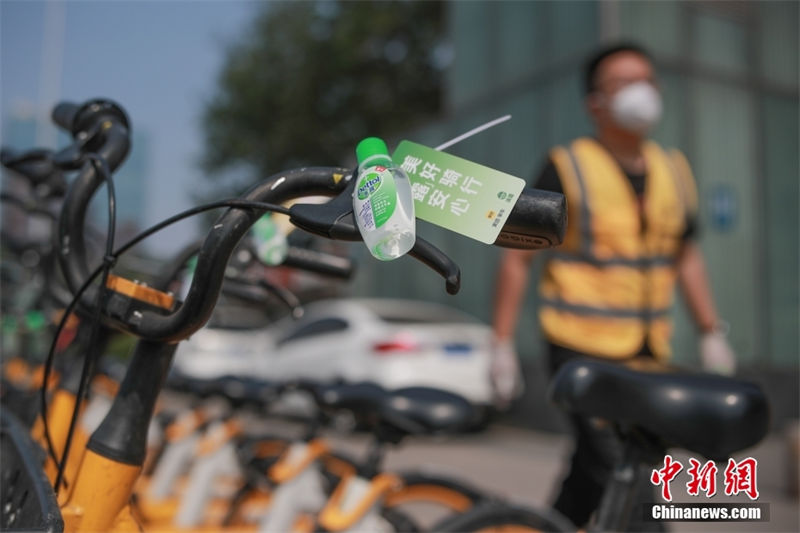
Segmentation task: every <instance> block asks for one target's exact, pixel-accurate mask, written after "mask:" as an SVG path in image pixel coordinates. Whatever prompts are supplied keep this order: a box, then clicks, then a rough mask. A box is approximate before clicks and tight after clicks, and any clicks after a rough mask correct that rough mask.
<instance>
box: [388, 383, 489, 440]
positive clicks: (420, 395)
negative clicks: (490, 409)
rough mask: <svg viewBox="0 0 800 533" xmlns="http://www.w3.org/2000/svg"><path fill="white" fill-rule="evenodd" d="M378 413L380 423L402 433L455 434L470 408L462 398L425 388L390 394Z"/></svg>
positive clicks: (406, 389)
mask: <svg viewBox="0 0 800 533" xmlns="http://www.w3.org/2000/svg"><path fill="white" fill-rule="evenodd" d="M380 414H381V419H382V421H383V423H385V424H389V425H390V426H392V428H393V429H395V430H399V431H401V432H403V433H406V434H422V433H441V432H449V431H458V430H459V429H463V428H464V427H466V425H467V423H468V422H469V421H470V420H471V419H472V418H473V416H474V412H473V408H472V405H471V404H470V403H469V402H468V401H467V400H465V399H464V398H463V397H461V396H458V395H457V394H453V393H450V392H446V391H443V390H439V389H432V388H429V387H407V388H404V389H398V390H395V391H392V392H391V393H390V394H389V395H388V396H387V397H386V401H384V402H383V405H382V406H381V413H380Z"/></svg>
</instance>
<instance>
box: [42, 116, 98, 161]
mask: <svg viewBox="0 0 800 533" xmlns="http://www.w3.org/2000/svg"><path fill="white" fill-rule="evenodd" d="M103 129H104V126H103V123H102V122H97V123H95V124H94V125H93V126H92V127H91V128H90V129H88V130H86V131H81V132H80V133H78V134H77V135H76V136H75V142H73V143H72V144H70V145H69V146H67V147H66V148H63V149H61V150H59V151H58V152H56V153H55V154H54V155H53V164H54V165H55V166H57V167H58V168H60V169H62V170H78V169H79V168H81V167H82V166H83V164H84V162H85V161H86V158H85V154H86V147H87V146H88V145H89V144H90V143H91V142H92V141H94V140H95V139H96V138H97V137H98V136H99V135H100V134H101V133H102V132H103Z"/></svg>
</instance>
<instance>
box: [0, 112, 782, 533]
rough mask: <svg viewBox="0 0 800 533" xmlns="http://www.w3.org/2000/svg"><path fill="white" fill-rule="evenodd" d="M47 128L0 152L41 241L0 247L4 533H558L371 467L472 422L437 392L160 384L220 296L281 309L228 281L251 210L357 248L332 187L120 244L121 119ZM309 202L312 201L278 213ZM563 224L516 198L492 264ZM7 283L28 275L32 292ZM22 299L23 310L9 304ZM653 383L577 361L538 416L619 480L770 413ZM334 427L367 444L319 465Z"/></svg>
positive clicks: (303, 254)
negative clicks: (121, 363) (503, 252)
mask: <svg viewBox="0 0 800 533" xmlns="http://www.w3.org/2000/svg"><path fill="white" fill-rule="evenodd" d="M53 118H54V121H55V122H56V123H57V124H58V125H59V126H60V127H62V128H63V129H65V130H67V131H68V132H69V133H70V134H71V135H72V139H73V142H72V144H70V145H69V146H66V147H64V148H62V149H60V150H58V151H51V150H43V149H37V150H32V151H29V152H25V153H10V152H4V153H3V158H2V159H3V161H2V162H3V165H4V166H5V167H6V168H8V169H10V170H11V171H13V172H14V173H15V174H16V175H17V176H18V177H22V178H24V179H26V180H27V182H28V184H29V192H28V195H27V197H25V198H20V197H17V196H15V195H13V194H5V193H4V195H3V201H4V202H8V203H11V204H16V205H17V206H18V207H22V208H23V209H24V210H26V211H27V212H28V214H29V216H44V217H45V218H46V219H47V220H49V221H50V223H52V227H53V232H52V234H53V240H52V242H41V243H26V242H18V241H17V240H15V239H14V237H13V236H11V235H6V233H5V230H4V234H3V272H4V276H5V275H6V272H8V275H9V276H12V275H13V276H16V278H13V279H14V280H15V285H14V289H15V290H11V291H8V292H6V291H4V295H3V305H4V308H3V312H4V314H5V315H6V316H8V315H9V314H11V313H12V312H16V313H22V312H27V311H32V310H36V311H39V312H41V313H43V316H46V317H47V320H48V321H52V322H50V323H49V325H46V326H40V327H38V329H37V328H32V327H28V329H27V330H25V332H26V335H27V336H28V337H30V336H31V335H34V336H49V338H48V339H47V340H48V341H49V344H50V350H49V353H48V357H47V358H46V359H45V360H44V362H43V363H42V361H41V360H39V361H33V360H32V359H31V357H30V353H28V352H30V349H29V348H30V346H31V345H30V343H16V346H14V350H15V351H16V353H6V352H5V351H4V354H3V389H2V394H3V409H2V411H1V412H0V415H1V416H2V428H1V431H2V432H1V433H0V436H1V437H2V442H1V443H0V445H1V446H2V457H3V460H2V465H0V467H1V468H0V475H2V520H0V526H2V528H3V529H43V530H52V531H60V530H66V531H117V530H118V531H136V530H141V529H144V530H152V531H156V530H157V531H164V530H171V529H176V530H201V529H203V530H208V529H211V530H222V529H237V530H240V529H252V530H259V531H311V530H326V531H418V530H422V529H432V530H435V531H477V530H483V529H487V528H494V527H497V528H504V527H512V526H513V527H518V528H523V529H528V530H548V531H571V530H574V529H575V528H574V527H573V526H572V525H571V524H569V522H568V521H567V520H565V519H564V518H563V517H560V516H559V515H558V513H556V512H555V511H553V510H549V509H546V508H534V507H521V506H519V505H517V504H514V503H511V502H507V501H504V500H503V499H501V498H498V497H497V496H495V495H492V494H488V493H484V492H483V491H481V490H480V489H478V488H475V487H473V486H471V485H470V484H467V483H464V482H462V481H459V480H456V479H453V478H449V477H443V476H441V475H435V474H432V473H430V472H426V471H412V472H408V471H406V472H389V471H386V470H385V469H384V468H383V461H382V460H383V457H384V455H385V453H386V450H387V447H388V446H389V445H397V444H399V443H400V442H402V441H403V440H404V439H405V438H407V437H408V436H411V435H426V434H445V433H455V432H458V431H461V430H463V429H464V428H465V427H466V426H467V425H469V424H470V423H472V422H473V421H474V418H475V406H474V405H473V404H471V403H470V402H469V401H467V400H465V399H464V398H463V397H461V396H460V395H458V394H455V393H453V392H448V391H445V390H441V388H432V387H401V388H386V387H382V386H380V385H377V384H375V383H370V382H328V383H322V382H318V381H316V382H311V381H305V380H291V381H286V382H280V383H278V382H265V381H262V380H258V379H254V378H247V377H242V376H241V375H240V376H217V377H214V378H211V377H207V378H203V379H200V378H191V377H188V376H185V375H180V374H173V375H172V376H171V377H170V368H171V363H172V359H173V355H174V354H175V351H176V347H177V345H178V343H180V342H181V341H183V340H185V339H187V338H188V337H189V336H191V335H192V334H193V333H195V332H197V331H198V330H199V329H200V328H202V327H203V326H204V325H205V324H206V323H207V322H208V320H209V318H210V317H212V315H213V313H214V309H215V305H216V303H217V301H218V298H219V297H220V294H226V293H227V294H228V295H229V297H232V298H238V299H240V300H243V301H247V302H249V305H253V306H258V305H259V302H261V301H263V299H264V298H267V297H268V295H270V294H271V295H273V296H274V295H277V296H278V297H279V298H280V299H281V300H282V301H284V302H285V303H287V304H289V305H294V299H293V297H292V295H291V294H288V293H287V292H286V290H285V288H284V287H278V286H274V285H271V284H270V283H267V282H265V280H264V279H263V277H260V276H255V277H254V276H250V275H249V274H248V273H249V272H250V271H251V269H249V268H244V267H243V265H241V264H238V265H237V263H236V261H237V260H238V261H241V259H242V257H245V256H247V258H248V260H251V259H252V258H253V257H255V254H252V253H251V254H249V256H248V255H247V254H244V255H242V254H240V253H239V252H241V251H242V250H247V249H248V246H252V244H251V243H249V241H248V238H247V234H248V230H249V229H250V227H251V226H252V225H253V224H255V223H256V221H258V220H259V219H260V217H262V215H263V214H264V213H265V212H273V213H281V214H285V215H288V216H289V219H290V221H291V222H292V223H293V224H294V225H296V226H298V227H299V228H301V229H302V230H305V231H306V232H309V233H312V234H314V235H318V236H321V237H324V238H327V239H333V240H343V241H358V240H360V233H359V229H358V227H357V225H356V223H355V219H354V216H353V203H352V199H351V198H352V194H353V190H354V186H355V179H354V178H353V176H354V174H353V171H352V170H348V169H344V168H335V167H332V168H301V169H296V170H290V171H287V172H282V173H280V174H278V175H275V176H272V177H269V178H266V179H264V180H263V181H261V182H259V183H258V184H257V185H255V186H254V187H253V188H251V189H250V190H249V191H248V192H247V193H245V194H244V195H243V196H242V197H240V198H235V199H231V200H225V201H219V202H214V203H213V204H208V205H206V206H200V207H198V208H195V209H192V210H189V211H187V212H184V213H181V214H178V215H176V216H175V217H172V218H170V219H168V220H167V221H165V222H164V223H162V224H159V225H157V226H156V227H154V228H151V229H150V230H147V231H145V232H143V233H142V234H141V235H140V236H138V237H136V238H134V239H133V240H132V241H129V242H128V243H125V244H123V245H122V246H118V245H116V243H115V242H114V238H113V237H114V224H115V207H114V206H115V198H114V186H113V183H114V182H113V172H114V170H116V169H117V168H118V167H119V165H120V164H121V163H122V162H123V160H124V158H125V156H126V154H127V152H128V149H129V146H130V123H129V119H128V117H127V115H126V113H125V112H124V111H123V110H122V108H121V107H120V106H119V105H117V104H115V103H113V102H110V101H107V100H92V101H89V102H86V103H84V104H82V105H74V104H60V105H58V106H56V108H55V109H54V112H53ZM104 184H105V186H106V192H107V196H108V202H107V206H108V209H109V216H108V221H109V228H108V231H107V232H106V234H105V235H101V236H99V235H93V234H92V233H91V232H90V230H88V229H87V228H86V217H87V208H88V205H89V202H90V200H91V199H92V198H93V196H94V195H95V193H96V192H97V191H98V190H99V189H100V188H101V186H102V185H104ZM311 195H323V196H327V197H330V198H331V200H329V201H328V202H327V203H324V204H311V203H304V202H303V201H302V200H299V201H298V202H297V203H295V204H293V205H292V206H291V207H284V205H282V204H285V203H286V202H288V201H290V200H296V199H298V198H300V199H302V198H303V197H306V196H311ZM220 208H224V209H225V211H224V212H223V214H222V215H221V216H220V217H219V218H218V219H217V221H216V222H215V223H214V224H213V226H211V227H210V228H209V230H208V234H207V236H206V238H205V240H204V241H203V242H202V243H199V244H197V245H193V246H192V247H191V248H189V249H187V250H184V251H182V252H181V253H178V254H177V255H176V256H175V257H173V258H166V261H165V262H164V266H163V268H162V270H161V272H160V275H159V276H157V278H156V279H154V280H153V281H152V282H151V284H143V283H141V282H137V281H135V280H131V279H126V278H125V277H124V276H122V275H120V274H119V272H118V271H121V270H122V269H121V268H118V267H117V266H116V263H117V259H118V257H119V256H120V255H122V254H123V253H124V252H125V251H126V250H128V249H130V247H132V246H133V245H134V244H135V243H138V242H140V241H141V239H143V238H146V237H147V236H149V235H151V234H152V233H154V232H155V231H157V230H158V229H160V228H162V227H165V226H166V225H168V224H170V223H173V222H175V221H177V220H181V219H183V218H185V217H187V216H193V215H195V214H198V213H200V212H204V211H206V210H210V209H220ZM564 224H565V205H564V200H563V197H560V195H555V196H554V195H553V193H547V192H543V191H536V190H533V189H526V190H525V191H523V194H522V195H521V198H520V200H519V201H518V202H517V204H516V205H515V207H514V209H513V210H512V212H511V213H510V214H509V216H508V217H507V218H506V225H505V226H504V227H503V230H502V231H501V234H500V237H498V239H497V241H496V243H495V244H497V245H500V244H502V245H506V246H527V247H545V246H554V245H557V244H558V243H559V242H560V240H561V237H562V236H563V233H564ZM523 236H524V237H526V238H522V237H523ZM31 250H33V251H34V253H35V254H36V259H37V260H36V261H34V260H33V256H32V255H31ZM26 255H27V257H25V256H26ZM408 255H410V256H411V257H413V258H416V259H418V260H420V261H422V262H423V263H425V264H426V265H428V266H430V267H431V268H432V269H434V270H435V271H436V272H438V273H439V274H440V275H442V277H443V278H444V279H445V282H446V284H445V287H446V289H447V290H448V292H456V291H457V290H458V288H459V286H460V270H459V268H458V266H457V265H456V264H455V263H454V262H453V261H452V260H450V259H449V258H448V257H447V256H446V255H445V253H443V252H442V251H440V250H438V249H436V248H435V247H433V246H432V245H431V244H429V243H427V242H426V241H424V240H423V239H422V238H420V237H419V236H417V238H416V243H415V244H414V247H413V248H412V250H411V251H410V252H409V254H408ZM13 257H16V258H17V259H16V261H15V260H13V259H12V258H13ZM233 257H235V258H237V259H234V260H233V262H231V260H232V258H233ZM192 258H194V259H192ZM189 261H192V262H193V264H194V274H193V277H192V278H191V282H190V283H187V285H188V286H186V287H184V288H183V289H181V291H180V294H182V295H184V296H182V297H180V298H179V297H177V296H176V295H175V293H174V292H169V290H170V289H172V290H173V291H174V288H175V284H176V283H180V280H181V279H182V272H183V271H184V267H185V265H186V264H187V263H188V262H189ZM14 264H16V265H27V266H32V265H34V264H38V265H39V269H38V272H36V273H30V272H29V271H28V270H26V268H27V266H26V268H13V267H12V265H14ZM7 266H8V268H6V267H7ZM283 266H285V267H290V268H298V269H305V270H311V271H315V272H318V273H323V274H326V275H337V276H347V275H349V274H350V271H351V269H350V267H349V266H348V263H347V260H344V259H342V258H336V257H331V256H329V255H326V254H323V253H320V252H318V251H313V250H300V249H297V250H295V251H294V253H289V254H287V256H286V259H285V260H284V263H283ZM112 270H113V271H114V272H112ZM33 280H38V281H33ZM4 282H5V283H6V284H7V283H8V280H6V279H4ZM23 288H25V290H22V289H23ZM26 291H27V292H26ZM31 292H32V293H35V297H33V298H31V297H29V296H28V297H26V298H27V299H26V298H23V296H24V295H25V294H29V293H31ZM412 327H413V326H412ZM11 329H12V328H9V331H11ZM20 331H21V330H20ZM112 332H113V334H114V335H116V334H120V333H121V334H124V335H129V336H133V337H135V338H136V339H137V342H136V345H135V348H134V350H133V353H132V355H131V357H130V358H129V360H128V361H127V362H126V365H125V368H124V371H121V372H118V371H115V370H114V369H111V370H109V369H108V368H107V366H108V365H104V363H103V358H102V356H103V353H104V351H105V348H106V346H107V344H108V341H109V339H111V338H112ZM22 337H25V335H22V336H21V338H22ZM10 345H14V343H11V344H10ZM26 347H27V349H26ZM664 370H665V369H663V368H659V369H656V370H655V371H654V370H653V369H634V368H631V367H628V366H626V365H624V364H610V363H605V364H604V363H592V362H583V361H575V362H573V363H570V364H567V365H565V366H564V368H563V369H562V370H561V371H560V372H559V374H558V375H557V376H556V377H555V379H554V380H553V385H552V389H551V392H550V396H551V399H552V400H553V402H554V403H555V404H556V405H558V406H559V407H561V408H562V409H564V410H565V411H566V412H572V413H581V414H583V415H589V416H597V417H600V418H604V419H606V420H608V421H609V423H611V424H613V425H614V426H615V427H616V428H617V430H618V432H619V434H620V435H621V436H622V438H623V439H625V440H626V442H627V444H628V445H627V447H626V453H625V456H624V457H622V458H621V460H620V463H619V468H620V469H631V468H633V469H639V468H647V467H648V466H649V465H651V464H655V463H658V462H660V461H661V460H662V459H663V457H664V454H665V453H666V451H667V450H668V449H669V448H671V447H680V448H684V449H687V450H690V451H692V452H694V453H698V454H701V455H704V456H706V457H709V458H711V459H715V460H723V459H725V458H727V457H728V456H729V455H730V454H731V453H734V452H736V451H738V450H741V449H744V448H747V447H749V446H752V445H754V444H755V443H757V442H758V441H759V440H760V439H761V438H763V436H764V434H765V432H766V430H767V425H768V406H767V403H766V400H765V397H764V395H763V393H762V391H761V390H760V389H759V388H758V387H757V386H755V385H753V384H751V383H747V382H743V381H739V380H735V379H731V378H725V377H719V376H710V375H704V374H690V373H686V372H681V371H677V370H675V369H671V371H666V372H665V371H664ZM298 393H302V394H304V395H306V397H308V398H310V399H311V400H312V401H313V403H314V405H315V406H316V409H315V411H314V414H313V415H312V416H310V417H309V418H308V419H307V420H305V422H304V424H303V425H302V426H301V427H302V431H299V432H285V431H281V430H279V429H275V428H276V427H278V426H277V425H275V424H273V423H270V421H271V419H270V418H269V417H267V416H266V412H267V408H268V407H269V406H270V405H271V404H273V403H274V402H276V401H278V400H279V399H280V398H282V397H285V396H286V395H287V394H298ZM342 412H346V413H349V415H350V416H351V417H352V418H353V419H354V420H355V421H357V423H358V424H357V425H358V427H359V428H361V429H364V430H367V431H369V432H370V433H371V434H372V438H371V443H370V446H369V448H368V450H367V452H366V454H364V456H363V457H353V456H351V455H350V454H347V453H343V452H341V451H339V450H336V451H334V450H333V449H332V446H331V445H330V444H328V443H327V442H326V440H325V439H324V438H323V437H322V433H321V430H322V429H323V428H324V427H325V426H326V424H328V423H329V422H330V421H331V420H334V419H336V418H337V416H338V415H339V413H342ZM635 479H636V476H612V479H611V481H610V482H609V486H608V487H607V490H606V493H605V496H604V499H603V503H602V505H601V507H600V510H599V511H598V513H597V517H596V520H595V522H594V525H593V528H594V529H596V530H622V529H624V528H625V525H626V523H627V521H628V518H629V517H630V513H631V512H632V510H631V505H630V504H631V497H632V495H633V493H634V491H635V487H634V486H633V484H632V481H631V480H635ZM418 503H424V504H429V505H433V506H435V507H437V508H439V509H440V512H439V513H438V514H437V518H436V520H435V522H434V523H431V522H430V521H426V520H424V519H423V517H420V516H418V515H417V514H416V510H415V509H416V508H415V504H418Z"/></svg>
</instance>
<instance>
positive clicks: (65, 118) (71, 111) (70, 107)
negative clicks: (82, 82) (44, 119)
mask: <svg viewBox="0 0 800 533" xmlns="http://www.w3.org/2000/svg"><path fill="white" fill-rule="evenodd" d="M80 108H81V107H80V106H79V105H77V104H73V103H69V102H61V103H59V104H57V105H56V106H55V107H54V108H53V112H52V114H51V118H52V119H53V122H55V123H56V125H57V126H58V127H59V128H61V129H62V130H66V131H68V132H70V133H72V124H73V123H74V122H75V116H76V115H77V114H78V110H79V109H80Z"/></svg>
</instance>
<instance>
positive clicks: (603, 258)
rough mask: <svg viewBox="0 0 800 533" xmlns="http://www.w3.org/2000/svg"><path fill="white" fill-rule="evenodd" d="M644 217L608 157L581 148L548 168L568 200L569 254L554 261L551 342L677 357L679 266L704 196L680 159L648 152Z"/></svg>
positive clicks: (546, 295) (560, 150) (562, 151)
mask: <svg viewBox="0 0 800 533" xmlns="http://www.w3.org/2000/svg"><path fill="white" fill-rule="evenodd" d="M643 153H644V158H645V161H646V164H647V176H646V177H645V190H644V197H643V207H642V210H643V211H640V209H639V203H638V199H637V196H636V193H635V192H634V190H633V187H632V186H631V184H630V180H629V179H628V178H627V176H626V175H625V174H624V173H623V171H622V169H621V168H620V167H619V165H618V163H617V162H616V161H615V160H614V159H613V157H612V156H611V154H609V153H608V151H607V150H606V149H605V148H604V147H603V146H601V145H600V144H599V143H598V142H597V141H595V140H593V139H589V138H580V139H577V140H575V141H573V142H572V144H571V145H569V146H568V147H556V148H554V149H553V150H552V151H551V153H550V158H551V160H552V161H553V163H554V164H555V166H556V169H557V170H558V174H559V177H560V178H561V183H562V186H563V189H564V194H565V195H566V197H567V209H568V212H567V215H568V220H569V225H568V227H567V231H566V235H565V238H564V242H563V244H562V245H561V246H560V247H559V248H557V249H556V250H554V251H553V253H552V254H551V255H550V256H549V258H548V259H547V262H546V264H545V267H544V272H543V276H542V278H541V282H540V286H539V294H540V299H541V307H540V313H539V319H540V322H541V325H542V329H543V331H544V334H545V336H546V337H547V339H548V340H549V341H550V342H553V343H555V344H558V345H561V346H565V347H567V348H571V349H573V350H576V351H579V352H583V353H587V354H591V355H596V356H600V357H606V358H612V359H623V358H628V357H632V356H635V355H637V353H638V352H639V350H640V349H641V347H642V346H643V345H644V343H645V342H647V344H648V346H649V347H650V349H651V350H652V352H653V354H654V355H655V356H656V357H658V358H667V357H668V356H669V354H670V345H669V341H670V336H671V333H672V325H671V320H670V311H671V307H672V297H673V292H674V286H675V279H676V277H677V269H676V263H677V257H678V253H679V251H680V247H681V244H682V237H683V235H684V232H685V230H686V221H687V217H688V215H689V214H690V213H693V212H694V211H696V208H697V192H696V188H695V184H694V179H693V177H692V174H691V169H690V167H689V164H688V163H687V161H686V159H685V158H684V157H683V155H682V154H681V153H680V152H678V151H677V150H672V151H670V152H669V153H667V152H665V151H664V150H663V149H662V148H661V147H660V146H658V145H657V144H656V143H654V142H650V141H648V142H646V143H645V144H644V146H643Z"/></svg>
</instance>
